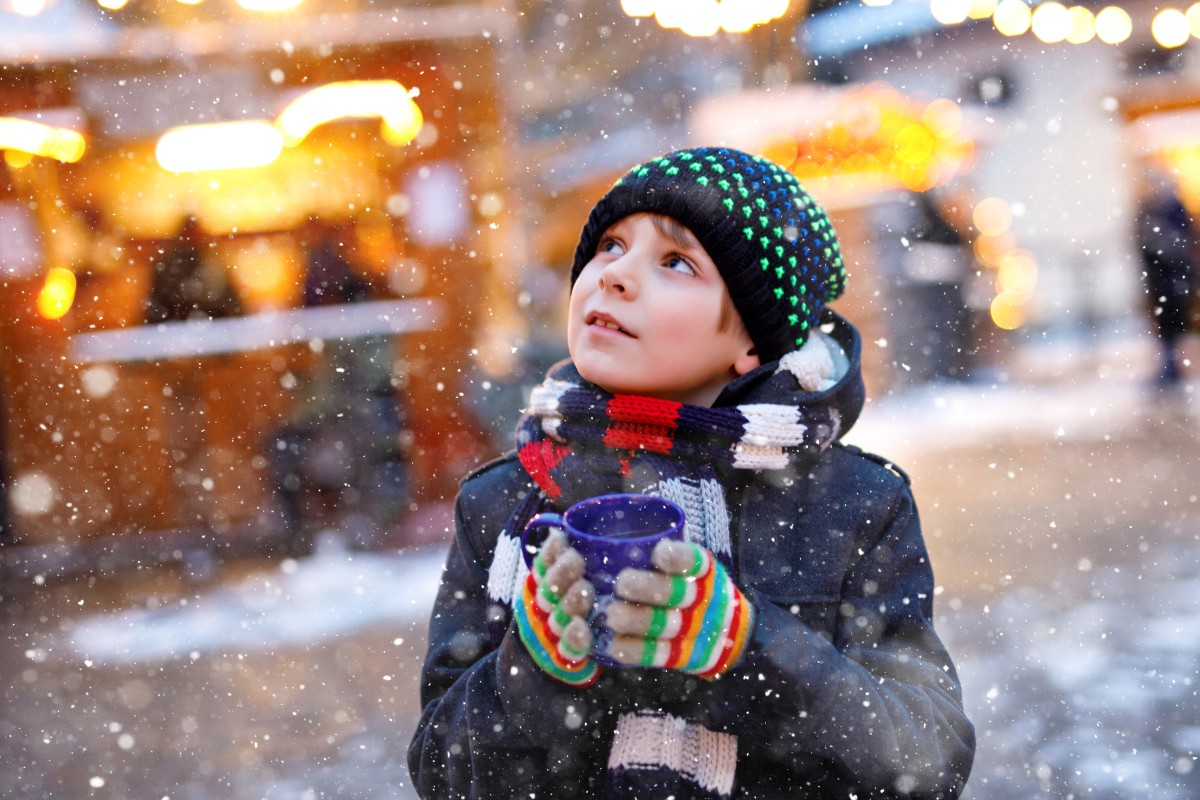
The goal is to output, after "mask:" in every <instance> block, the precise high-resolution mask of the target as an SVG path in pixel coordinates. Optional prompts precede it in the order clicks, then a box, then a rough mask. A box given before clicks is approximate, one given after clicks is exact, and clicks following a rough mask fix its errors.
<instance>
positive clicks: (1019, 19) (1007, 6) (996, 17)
mask: <svg viewBox="0 0 1200 800" xmlns="http://www.w3.org/2000/svg"><path fill="white" fill-rule="evenodd" d="M1032 18H1033V13H1032V12H1031V11H1030V10H1029V6H1027V5H1025V3H1023V2H1021V0H1001V2H1000V4H999V5H998V6H996V10H995V12H994V13H993V14H992V23H993V24H994V25H995V26H996V30H998V31H1000V32H1001V33H1002V34H1004V35H1005V36H1020V35H1021V34H1023V33H1024V32H1025V31H1027V30H1029V25H1030V22H1031V21H1032Z"/></svg>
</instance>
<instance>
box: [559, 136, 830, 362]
mask: <svg viewBox="0 0 1200 800" xmlns="http://www.w3.org/2000/svg"><path fill="white" fill-rule="evenodd" d="M641 212H648V213H653V214H662V215H664V216H668V217H672V218H673V219H675V220H677V221H678V222H680V223H682V224H683V225H685V226H687V228H688V229H689V230H691V231H692V233H694V234H695V235H696V238H697V239H699V241H700V244H701V245H703V247H704V249H705V250H706V251H707V252H708V254H709V256H710V257H711V258H712V260H713V262H714V263H715V264H716V265H717V268H718V269H719V270H720V272H721V277H722V278H723V279H724V280H725V284H726V286H728V288H729V294H730V296H731V297H732V298H733V303H734V305H735V306H736V307H737V309H738V312H739V313H740V314H741V317H742V320H743V322H745V324H746V329H747V331H749V333H750V338H751V339H752V340H753V341H754V344H755V347H756V348H757V349H758V352H759V355H760V357H761V358H762V360H763V362H764V363H765V362H767V361H773V360H775V359H777V358H779V357H781V356H782V355H783V354H784V353H787V352H788V351H790V350H794V349H796V348H798V347H801V346H802V345H803V344H804V343H805V341H807V339H808V332H809V331H810V330H811V329H812V327H813V326H814V325H816V324H818V323H819V322H820V318H821V314H822V312H823V311H824V308H825V306H826V304H828V303H830V302H831V301H833V300H835V299H837V298H838V297H840V296H841V294H842V292H843V291H845V288H846V269H845V266H844V265H843V263H842V255H841V250H840V248H839V247H838V241H837V236H836V234H835V233H834V230H833V226H832V225H831V224H830V222H829V217H828V216H827V215H826V214H825V211H824V209H822V208H821V207H820V206H819V205H818V204H817V203H816V202H815V201H813V199H812V198H811V197H810V196H809V195H808V193H807V192H805V191H804V189H803V188H801V186H800V184H799V183H798V182H797V181H796V177H795V176H794V175H792V174H791V173H790V172H788V171H787V170H785V169H783V168H782V167H780V166H779V165H778V164H775V163H774V162H772V161H770V160H768V159H766V158H763V157H762V156H752V155H749V154H747V153H743V152H741V151H739V150H733V149H729V148H723V147H717V148H713V147H701V148H696V149H693V150H677V151H675V152H673V153H667V154H666V155H663V156H660V157H658V158H655V159H652V160H650V161H647V162H646V163H645V164H641V165H639V166H637V167H634V168H633V169H632V170H630V171H629V172H628V173H627V174H626V175H624V176H623V177H622V178H621V179H620V180H618V181H617V182H616V183H615V184H614V185H613V187H612V189H610V190H609V192H608V194H606V195H605V196H604V198H603V199H601V200H600V202H599V203H597V204H596V207H595V208H593V209H592V213H591V215H590V216H589V218H588V221H587V224H586V225H585V226H584V229H583V233H582V235H581V236H580V240H579V246H578V247H577V248H576V250H575V264H574V267H573V269H572V271H571V283H572V285H574V283H575V279H576V278H578V277H579V273H580V272H581V271H582V270H583V268H584V266H586V265H587V263H588V262H589V261H590V260H591V259H592V258H593V257H594V256H595V254H596V246H597V243H598V242H599V240H600V237H601V236H602V235H603V233H604V231H606V230H607V229H608V228H609V227H611V226H612V225H614V224H616V223H617V222H619V221H620V220H622V219H624V218H625V217H628V216H630V215H632V214H637V213H641Z"/></svg>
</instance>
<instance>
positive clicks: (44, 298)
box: [37, 267, 75, 319]
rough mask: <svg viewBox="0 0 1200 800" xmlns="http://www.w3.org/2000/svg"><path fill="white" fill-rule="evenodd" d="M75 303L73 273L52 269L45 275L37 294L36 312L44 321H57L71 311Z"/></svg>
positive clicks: (67, 270) (66, 270)
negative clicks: (44, 280) (40, 289)
mask: <svg viewBox="0 0 1200 800" xmlns="http://www.w3.org/2000/svg"><path fill="white" fill-rule="evenodd" d="M74 302H75V273H74V272H71V270H69V269H63V268H62V267H54V268H53V269H51V270H50V272H48V273H47V274H46V282H45V283H44V284H43V285H42V291H41V292H39V293H38V298H37V310H38V313H39V314H41V315H42V316H43V317H45V318H46V319H59V318H60V317H62V316H63V315H64V314H66V313H67V312H68V311H70V310H71V304H72V303H74Z"/></svg>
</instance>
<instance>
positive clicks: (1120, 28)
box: [1096, 6, 1133, 44]
mask: <svg viewBox="0 0 1200 800" xmlns="http://www.w3.org/2000/svg"><path fill="white" fill-rule="evenodd" d="M1131 33H1133V20H1131V19H1130V18H1129V15H1128V14H1126V13H1125V9H1123V8H1117V7H1116V6H1109V7H1108V8H1106V9H1104V10H1102V11H1101V12H1100V13H1099V14H1097V15H1096V35H1097V36H1098V37H1100V41H1102V42H1104V43H1105V44H1120V43H1121V42H1123V41H1125V40H1126V39H1128V38H1129V34H1131Z"/></svg>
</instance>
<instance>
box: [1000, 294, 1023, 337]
mask: <svg viewBox="0 0 1200 800" xmlns="http://www.w3.org/2000/svg"><path fill="white" fill-rule="evenodd" d="M991 314H992V322H994V323H996V327H998V328H1003V329H1004V330H1006V331H1013V330H1016V329H1017V328H1019V327H1021V326H1022V325H1024V324H1025V320H1026V319H1028V318H1029V311H1028V310H1027V309H1026V308H1025V303H1024V302H1022V299H1021V298H1020V297H1018V296H1016V295H1013V294H1010V293H1007V292H1006V293H1004V294H998V295H996V298H995V299H994V300H992V307H991Z"/></svg>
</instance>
